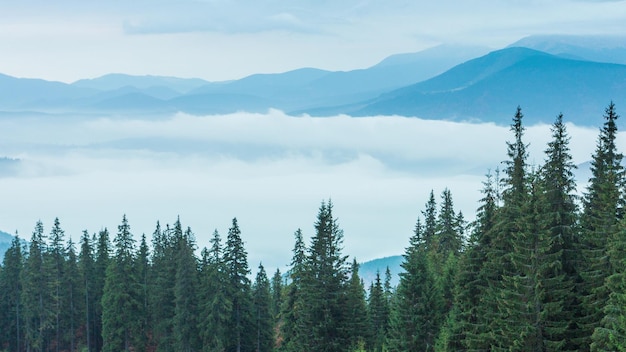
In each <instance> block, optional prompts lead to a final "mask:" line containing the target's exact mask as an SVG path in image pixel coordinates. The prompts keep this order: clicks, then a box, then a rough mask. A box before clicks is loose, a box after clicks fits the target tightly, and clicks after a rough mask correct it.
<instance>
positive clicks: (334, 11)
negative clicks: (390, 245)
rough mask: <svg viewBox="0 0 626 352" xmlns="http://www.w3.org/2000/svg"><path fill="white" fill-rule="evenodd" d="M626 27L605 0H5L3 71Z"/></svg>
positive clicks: (305, 58)
mask: <svg viewBox="0 0 626 352" xmlns="http://www.w3.org/2000/svg"><path fill="white" fill-rule="evenodd" d="M553 33H556V34H621V35H625V34H626V3H625V2H624V1H599V0H594V1H592V0H587V1H585V0H551V1H545V0H524V1H518V0H467V1H459V0H438V1H409V0H393V1H382V0H344V1H319V0H290V1H277V0H259V1H243V0H196V1H191V0H176V1H174V0H133V1H121V0H110V1H79V0H60V1H44V0H24V1H8V0H0V48H1V51H2V55H0V73H4V74H9V75H14V76H18V77H34V78H44V79H50V80H60V81H66V82H71V81H74V80H77V79H80V78H93V77H97V76H100V75H103V74H106V73H111V72H116V73H128V74H139V75H144V74H151V75H169V76H179V77H199V78H204V79H207V80H211V81H216V80H227V79H235V78H240V77H243V76H246V75H249V74H252V73H266V72H283V71H287V70H290V69H296V68H300V67H315V68H322V69H330V70H349V69H355V68H363V67H368V66H371V65H373V64H375V63H377V62H378V61H380V60H382V59H383V58H384V57H386V56H388V55H391V54H395V53H404V52H415V51H420V50H422V49H425V48H428V47H431V46H434V45H437V44H441V43H464V44H477V45H483V46H489V47H492V48H500V47H503V46H505V45H507V44H510V43H512V42H514V41H516V40H518V39H520V38H522V37H524V36H527V35H532V34H553Z"/></svg>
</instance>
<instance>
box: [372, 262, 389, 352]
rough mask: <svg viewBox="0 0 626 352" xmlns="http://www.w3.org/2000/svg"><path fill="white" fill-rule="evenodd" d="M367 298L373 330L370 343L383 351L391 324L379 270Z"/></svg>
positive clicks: (375, 348) (374, 348)
mask: <svg viewBox="0 0 626 352" xmlns="http://www.w3.org/2000/svg"><path fill="white" fill-rule="evenodd" d="M367 300H368V302H367V310H368V316H369V322H370V326H371V327H370V331H371V332H372V338H371V340H370V342H369V344H368V345H369V347H370V349H371V350H372V351H374V352H382V351H383V349H384V346H385V340H386V336H387V329H388V325H389V321H388V319H389V305H388V302H387V297H386V296H385V291H384V288H383V284H382V282H381V280H380V272H378V271H376V278H375V279H374V282H372V284H371V286H370V289H369V294H368V299H367Z"/></svg>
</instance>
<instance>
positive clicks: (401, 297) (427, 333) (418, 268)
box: [388, 219, 443, 352]
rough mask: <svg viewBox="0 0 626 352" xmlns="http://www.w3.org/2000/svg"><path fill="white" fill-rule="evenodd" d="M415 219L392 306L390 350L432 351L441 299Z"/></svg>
mask: <svg viewBox="0 0 626 352" xmlns="http://www.w3.org/2000/svg"><path fill="white" fill-rule="evenodd" d="M424 229H425V228H424V227H423V226H422V224H421V221H420V220H419V219H418V221H417V224H416V226H415V233H414V235H413V236H412V237H411V239H410V244H409V247H407V249H406V251H405V254H404V255H403V256H404V261H403V263H402V268H403V269H404V272H403V273H401V274H400V284H399V285H398V287H397V289H396V294H395V296H394V300H393V302H392V306H391V316H390V322H389V336H388V341H389V347H388V350H389V351H397V352H400V351H433V350H434V348H435V339H436V337H437V335H438V334H439V327H440V325H441V321H440V319H441V315H440V314H439V312H440V311H441V309H442V306H443V298H442V295H441V292H440V291H439V288H438V286H437V284H436V282H435V277H434V276H433V271H432V269H431V268H430V267H429V261H428V258H427V256H428V249H427V248H428V247H427V238H426V237H425V232H424Z"/></svg>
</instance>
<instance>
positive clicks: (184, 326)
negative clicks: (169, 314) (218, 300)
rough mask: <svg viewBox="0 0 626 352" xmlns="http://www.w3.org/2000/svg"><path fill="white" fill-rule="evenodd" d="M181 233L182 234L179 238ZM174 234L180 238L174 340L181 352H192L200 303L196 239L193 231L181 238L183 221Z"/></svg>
mask: <svg viewBox="0 0 626 352" xmlns="http://www.w3.org/2000/svg"><path fill="white" fill-rule="evenodd" d="M179 231H180V232H181V234H180V237H178V236H179V235H178V233H179ZM174 233H175V236H176V237H177V240H176V242H177V243H178V249H177V251H176V258H175V260H176V282H175V285H174V319H173V324H174V337H175V339H176V344H175V349H176V351H181V352H191V351H194V350H196V348H197V347H198V341H197V339H196V337H197V336H198V332H197V323H196V312H197V311H196V309H197V305H198V303H197V302H196V298H197V293H196V291H197V287H198V281H197V280H198V276H197V275H198V272H197V267H198V260H197V258H196V256H195V255H194V251H195V238H194V235H193V233H192V232H191V229H190V228H187V230H186V231H185V233H184V234H182V228H181V225H180V220H177V221H176V223H175V224H174Z"/></svg>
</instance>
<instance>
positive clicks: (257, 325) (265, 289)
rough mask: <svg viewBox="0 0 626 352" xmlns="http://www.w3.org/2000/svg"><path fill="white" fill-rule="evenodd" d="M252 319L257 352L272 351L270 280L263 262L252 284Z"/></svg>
mask: <svg viewBox="0 0 626 352" xmlns="http://www.w3.org/2000/svg"><path fill="white" fill-rule="evenodd" d="M252 297H253V311H252V314H253V319H254V332H255V339H254V340H255V348H254V350H255V351H257V352H264V351H267V352H269V351H272V348H273V346H274V337H273V333H272V320H273V319H272V314H271V294H270V281H269V279H268V278H267V273H266V272H265V268H264V267H263V264H259V271H257V274H256V278H255V280H254V284H253V285H252Z"/></svg>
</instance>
